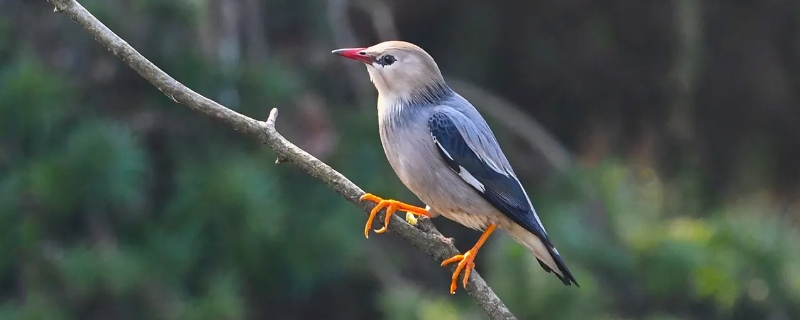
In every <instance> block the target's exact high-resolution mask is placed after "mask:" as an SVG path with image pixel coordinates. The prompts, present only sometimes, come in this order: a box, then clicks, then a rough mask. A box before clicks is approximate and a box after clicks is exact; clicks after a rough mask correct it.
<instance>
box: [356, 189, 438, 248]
mask: <svg viewBox="0 0 800 320" xmlns="http://www.w3.org/2000/svg"><path fill="white" fill-rule="evenodd" d="M360 200H362V201H363V200H367V201H372V202H375V203H377V205H376V206H375V208H372V211H370V213H369V218H368V219H367V225H366V226H365V227H364V237H367V238H369V229H370V228H372V221H373V220H375V215H377V214H378V212H379V211H381V209H383V208H384V207H386V216H384V218H383V227H382V228H380V229H377V230H375V233H378V234H381V233H384V232H386V230H387V229H386V227H388V226H389V221H390V220H392V215H393V214H394V212H395V211H397V210H400V211H405V212H407V213H410V214H413V215H418V216H426V217H429V215H428V210H425V208H420V207H417V206H412V205H410V204H407V203H403V202H400V201H397V200H391V199H382V198H379V197H376V196H375V195H373V194H371V193H367V194H364V195H363V196H361V199H360ZM406 220H408V221H409V222H411V221H412V220H411V219H409V217H408V216H407V217H406Z"/></svg>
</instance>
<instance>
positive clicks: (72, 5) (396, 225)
mask: <svg viewBox="0 0 800 320" xmlns="http://www.w3.org/2000/svg"><path fill="white" fill-rule="evenodd" d="M49 1H50V3H52V4H53V5H54V6H55V7H56V8H57V9H58V10H60V11H61V12H63V13H65V14H66V15H67V16H69V17H70V18H71V19H72V20H74V21H75V22H76V23H77V24H78V25H80V26H81V27H82V28H83V29H85V30H86V31H87V32H88V33H89V34H90V35H91V36H92V37H94V38H95V40H97V42H99V43H100V44H101V45H102V46H103V47H105V48H106V49H108V50H109V51H111V52H112V53H113V54H114V55H115V56H117V57H118V58H120V59H121V60H122V61H123V62H125V63H126V64H127V65H128V66H130V67H131V68H132V69H133V70H135V71H136V72H137V73H139V74H140V75H141V76H142V77H143V78H145V79H146V80H147V81H149V82H150V83H151V84H152V85H153V86H155V87H156V88H158V89H159V90H161V92H163V93H164V94H165V95H166V96H168V97H170V98H171V99H172V100H174V101H175V102H177V103H180V104H182V105H185V106H187V107H189V108H190V109H192V110H195V111H198V112H201V113H203V114H205V115H206V116H209V117H211V118H215V119H217V120H220V121H222V122H224V123H226V124H228V125H230V126H231V127H232V128H234V129H235V130H237V131H239V132H242V133H244V134H246V135H248V136H250V137H253V138H255V139H258V141H260V142H261V143H263V144H266V145H267V146H269V147H270V148H271V149H272V150H274V151H275V153H276V154H277V155H278V158H279V159H282V160H286V162H289V163H292V164H294V165H295V166H297V167H299V168H300V169H302V170H304V171H306V172H308V174H310V175H311V176H313V177H315V178H317V179H319V180H320V181H322V182H324V183H325V184H326V185H328V186H329V187H331V189H333V190H334V191H336V192H337V193H339V194H340V195H341V196H342V197H344V198H345V199H347V201H350V202H351V203H353V204H355V205H356V206H357V207H359V208H361V210H363V211H364V212H365V213H368V212H369V211H370V210H371V209H372V208H373V207H374V204H373V203H368V202H361V201H359V198H360V197H361V196H362V195H363V194H364V191H363V190H361V188H359V187H358V186H356V185H355V184H353V183H352V182H351V181H350V180H348V179H347V178H346V177H345V176H344V175H342V174H341V173H339V172H337V171H336V170H334V169H332V168H331V167H329V166H328V165H326V164H325V163H323V162H322V161H320V160H319V159H317V158H315V157H313V156H312V155H310V154H308V153H307V152H305V151H303V150H302V149H300V148H299V147H297V146H296V145H294V144H292V143H291V142H289V141H288V140H286V138H284V137H283V136H282V135H281V134H280V133H278V131H277V130H276V129H275V121H276V119H277V117H278V111H277V109H272V112H271V113H270V116H269V118H268V119H267V121H264V122H262V121H258V120H255V119H252V118H250V117H247V116H245V115H242V114H240V113H238V112H236V111H233V110H231V109H228V108H226V107H224V106H222V105H220V104H218V103H217V102H214V101H213V100H211V99H208V98H206V97H204V96H202V95H200V94H198V93H196V92H194V91H192V90H191V89H189V88H188V87H186V86H184V85H183V84H182V83H180V82H178V81H177V80H175V79H174V78H172V77H171V76H169V75H168V74H167V73H165V72H164V71H162V70H161V69H159V68H158V67H157V66H155V65H154V64H153V63H151V62H150V61H148V60H147V59H146V58H145V57H144V56H142V55H141V54H140V53H139V52H137V51H136V50H135V49H134V48H133V47H131V46H130V45H129V44H128V43H127V42H125V40H123V39H122V38H120V37H119V36H117V35H116V34H114V32H113V31H111V30H110V29H108V27H106V26H105V25H103V23H102V22H100V21H99V20H97V18H95V17H94V16H93V15H92V14H91V13H90V12H89V11H87V10H86V8H84V7H83V6H81V5H80V4H79V3H78V2H77V1H75V0H49ZM384 213H385V211H384V212H381V213H380V214H379V217H377V218H376V219H378V221H382V218H381V217H380V216H383V214H384ZM426 229H427V227H426ZM389 230H391V231H392V232H393V233H395V234H397V235H398V236H400V238H402V239H404V240H406V241H407V242H409V243H411V244H412V245H413V246H415V247H417V248H419V249H420V250H422V251H424V252H425V253H427V254H428V255H430V256H431V257H433V258H434V259H436V260H437V261H443V260H444V259H447V258H450V257H452V256H453V255H456V254H458V253H459V252H458V250H457V249H456V248H455V247H454V246H453V244H452V243H450V242H447V241H444V240H443V239H445V238H444V236H442V234H441V233H439V232H438V231H437V230H436V229H435V228H432V229H430V230H429V231H428V232H424V231H422V230H420V229H417V228H415V227H413V226H411V225H409V224H408V223H406V222H405V221H403V219H401V218H400V217H397V216H394V217H392V222H391V228H390V229H389ZM449 269H450V270H451V271H452V270H454V269H455V266H451V267H450V268H449ZM466 291H467V292H468V293H469V294H470V295H472V297H473V298H474V299H475V301H476V302H477V303H478V305H479V306H480V307H481V308H483V310H485V311H486V313H487V314H488V315H489V318H490V319H516V318H515V317H514V316H513V315H512V314H511V312H510V311H509V310H508V308H507V307H506V306H505V304H503V302H502V301H501V300H500V298H498V297H497V295H495V294H494V292H493V291H492V289H491V288H489V286H487V285H486V282H485V281H484V280H483V278H482V277H481V276H480V274H478V272H477V271H473V272H472V275H471V276H470V281H469V283H468V285H467V288H466Z"/></svg>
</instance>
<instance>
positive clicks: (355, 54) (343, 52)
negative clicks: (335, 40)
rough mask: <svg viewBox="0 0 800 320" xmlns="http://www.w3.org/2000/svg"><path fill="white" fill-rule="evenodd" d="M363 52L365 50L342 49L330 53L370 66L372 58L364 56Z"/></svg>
mask: <svg viewBox="0 0 800 320" xmlns="http://www.w3.org/2000/svg"><path fill="white" fill-rule="evenodd" d="M364 50H367V48H344V49H336V50H333V51H331V53H335V54H338V55H340V56H342V57H345V58H348V59H353V60H356V61H361V62H363V63H366V64H372V57H370V56H369V55H368V54H366V53H365V52H364Z"/></svg>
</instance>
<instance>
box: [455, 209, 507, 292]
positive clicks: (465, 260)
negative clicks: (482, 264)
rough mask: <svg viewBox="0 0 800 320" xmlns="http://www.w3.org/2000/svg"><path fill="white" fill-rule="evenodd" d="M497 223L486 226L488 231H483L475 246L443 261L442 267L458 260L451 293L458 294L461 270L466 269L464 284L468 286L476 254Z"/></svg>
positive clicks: (465, 286)
mask: <svg viewBox="0 0 800 320" xmlns="http://www.w3.org/2000/svg"><path fill="white" fill-rule="evenodd" d="M495 227H496V225H494V224H490V225H489V227H487V228H486V231H484V232H483V235H481V237H480V239H478V242H476V243H475V246H473V247H472V249H469V251H467V253H465V254H459V255H455V256H453V257H452V258H450V259H447V260H445V261H442V267H444V266H446V265H448V264H451V263H453V262H456V261H458V266H456V271H453V278H452V282H450V294H456V288H457V287H458V286H457V285H456V283H458V275H459V274H461V271H462V270H463V271H464V280H463V281H462V284H463V285H464V289H466V288H467V281H469V274H470V273H471V272H472V269H474V268H475V256H476V255H477V254H478V250H480V249H481V247H482V246H483V244H484V243H486V240H487V239H489V235H491V234H492V231H494V228H495Z"/></svg>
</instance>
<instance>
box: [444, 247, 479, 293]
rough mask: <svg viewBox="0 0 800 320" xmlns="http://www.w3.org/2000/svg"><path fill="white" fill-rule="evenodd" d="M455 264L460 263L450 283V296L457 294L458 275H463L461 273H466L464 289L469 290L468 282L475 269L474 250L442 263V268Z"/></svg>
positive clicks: (463, 282)
mask: <svg viewBox="0 0 800 320" xmlns="http://www.w3.org/2000/svg"><path fill="white" fill-rule="evenodd" d="M453 262H458V266H456V270H455V271H453V277H452V281H451V282H450V294H456V288H457V287H458V285H456V284H457V283H458V275H459V274H461V271H462V270H463V271H464V280H463V281H462V284H463V285H464V289H466V288H467V282H468V281H469V274H470V273H471V272H472V269H474V268H475V253H473V251H472V250H469V251H467V252H466V253H465V254H459V255H455V256H453V257H451V258H450V259H447V260H445V261H442V267H444V266H446V265H448V264H451V263H453Z"/></svg>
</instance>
